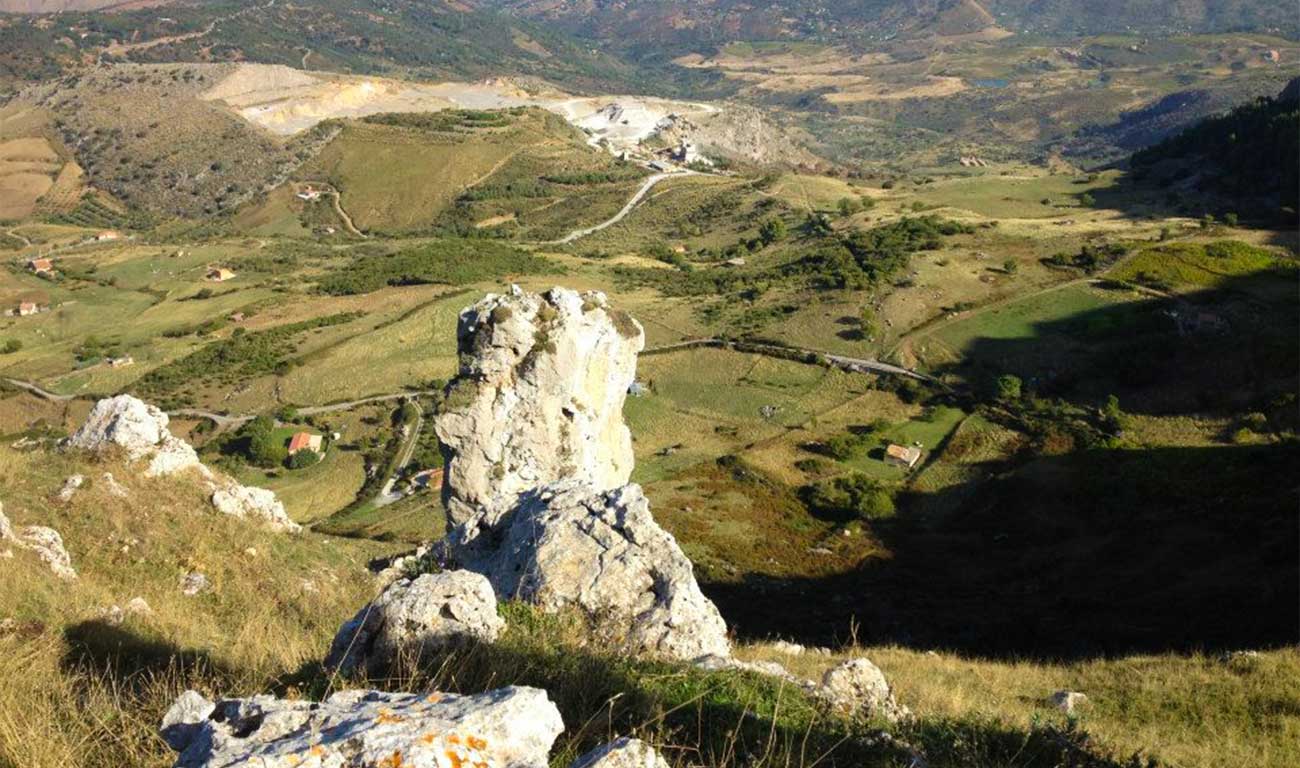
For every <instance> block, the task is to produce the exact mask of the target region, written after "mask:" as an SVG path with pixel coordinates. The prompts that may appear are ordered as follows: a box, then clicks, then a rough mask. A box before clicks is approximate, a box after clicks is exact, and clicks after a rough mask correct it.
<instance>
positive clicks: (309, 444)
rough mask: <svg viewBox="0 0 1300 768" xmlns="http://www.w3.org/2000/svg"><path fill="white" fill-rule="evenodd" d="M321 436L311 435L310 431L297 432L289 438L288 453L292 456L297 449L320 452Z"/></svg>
mask: <svg viewBox="0 0 1300 768" xmlns="http://www.w3.org/2000/svg"><path fill="white" fill-rule="evenodd" d="M320 449H321V436H320V435H313V434H312V433H310V432H297V433H295V434H294V436H293V437H291V438H289V455H290V456H292V455H294V454H295V453H297V452H298V451H312V452H314V453H320V452H321V451H320Z"/></svg>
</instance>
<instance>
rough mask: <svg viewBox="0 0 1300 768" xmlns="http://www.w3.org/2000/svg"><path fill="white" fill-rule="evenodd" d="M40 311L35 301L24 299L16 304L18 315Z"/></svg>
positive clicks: (24, 315) (23, 315) (25, 315)
mask: <svg viewBox="0 0 1300 768" xmlns="http://www.w3.org/2000/svg"><path fill="white" fill-rule="evenodd" d="M40 311H41V308H40V307H38V306H36V302H34V301H24V302H21V303H20V304H19V305H18V316H19V317H27V316H28V315H34V314H36V313H37V312H40Z"/></svg>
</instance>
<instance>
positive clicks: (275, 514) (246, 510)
mask: <svg viewBox="0 0 1300 768" xmlns="http://www.w3.org/2000/svg"><path fill="white" fill-rule="evenodd" d="M212 482H213V491H212V499H211V500H212V506H213V507H214V508H215V509H216V510H217V511H218V512H221V513H223V514H226V515H233V516H235V517H243V518H248V519H252V520H262V521H264V522H265V523H266V524H267V525H269V526H271V527H272V528H278V529H280V530H284V531H298V530H301V526H299V525H298V524H297V523H295V522H293V521H292V520H290V519H289V514H288V513H287V512H285V511H284V503H283V502H281V501H280V499H279V498H277V497H276V495H275V492H274V491H269V490H267V489H265V488H256V487H254V486H251V485H240V484H239V483H237V482H235V481H234V480H229V479H226V478H216V479H214V480H213V481H212Z"/></svg>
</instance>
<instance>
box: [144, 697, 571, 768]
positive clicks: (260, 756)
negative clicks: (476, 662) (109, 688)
mask: <svg viewBox="0 0 1300 768" xmlns="http://www.w3.org/2000/svg"><path fill="white" fill-rule="evenodd" d="M562 730H564V722H563V721H562V720H561V719H560V712H559V710H558V709H556V707H555V705H554V704H553V703H551V701H550V699H548V698H547V696H546V692H545V691H541V690H538V689H536V688H525V687H519V686H512V687H509V688H501V689H498V690H495V691H489V692H487V693H481V694H477V695H473V696H457V695H454V694H440V693H430V694H417V693H385V692H382V691H363V690H352V691H341V692H339V693H336V694H334V695H333V696H330V697H329V698H328V699H326V700H325V701H322V702H319V703H317V702H312V701H303V700H294V701H288V700H284V699H277V698H275V697H273V696H254V697H252V698H248V699H230V700H226V701H219V702H216V703H215V704H214V703H211V702H208V701H207V700H206V699H204V698H203V697H202V696H201V695H199V694H197V693H195V692H193V691H187V692H186V693H184V694H182V695H181V697H180V698H179V699H177V701H176V704H174V705H173V706H172V709H171V710H170V711H168V713H167V715H166V716H165V717H164V718H163V737H164V738H165V739H166V740H167V743H168V744H169V745H171V747H172V748H173V749H175V750H177V751H178V752H180V757H179V758H178V759H177V761H176V768H218V766H220V767H221V768H226V767H227V766H236V765H249V766H252V765H266V766H272V765H275V766H280V765H284V766H289V765H302V766H322V767H323V766H329V768H372V767H373V766H403V768H450V766H492V767H493V768H546V765H547V756H548V753H549V752H550V749H551V745H552V744H553V743H554V741H555V738H556V737H557V736H558V735H559V734H560V732H561V731H562Z"/></svg>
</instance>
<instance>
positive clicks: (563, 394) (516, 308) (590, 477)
mask: <svg viewBox="0 0 1300 768" xmlns="http://www.w3.org/2000/svg"><path fill="white" fill-rule="evenodd" d="M457 339H458V346H459V351H460V360H461V363H460V373H459V375H458V376H457V378H456V379H455V381H453V382H452V384H451V386H450V387H449V390H448V396H447V401H446V404H445V405H444V412H443V414H442V415H441V416H440V417H439V418H438V420H437V425H436V429H437V432H438V437H439V439H441V441H442V443H443V445H445V446H446V447H447V448H448V449H449V450H450V456H449V460H448V464H447V472H446V480H445V484H444V489H443V490H444V496H445V499H446V503H447V510H448V518H449V519H448V526H449V529H452V530H457V529H459V530H460V532H461V533H462V534H464V535H465V536H467V537H470V538H472V537H474V536H475V535H476V534H477V532H478V529H477V528H476V527H474V526H472V525H471V526H466V525H465V524H466V523H467V522H470V521H471V520H473V519H475V518H479V517H483V518H485V520H484V522H486V523H487V524H488V525H492V524H493V523H495V521H496V520H497V519H498V518H499V517H500V515H501V514H503V513H504V512H506V511H508V510H509V509H511V508H512V507H513V506H514V504H515V502H516V500H517V499H518V497H519V495H520V494H522V493H524V492H526V491H530V490H532V489H534V488H537V487H539V486H542V485H546V484H548V483H552V482H556V481H559V480H570V479H572V480H578V481H581V482H584V483H586V484H588V485H590V486H591V487H592V488H593V489H595V490H597V491H605V490H610V489H612V488H617V487H619V486H621V485H623V484H624V483H626V482H627V481H628V478H629V477H630V476H631V473H632V464H633V457H632V437H631V434H630V433H629V432H628V429H627V426H626V425H625V424H624V423H623V401H624V399H625V398H626V397H627V390H628V387H629V386H631V384H632V381H633V379H634V378H635V376H636V356H637V353H638V352H640V351H641V349H642V347H644V346H645V333H644V332H643V331H642V329H641V326H640V324H639V323H637V322H636V321H635V320H633V319H632V318H631V317H630V316H628V315H627V314H625V313H623V312H619V311H617V310H614V309H612V308H610V307H609V306H608V304H607V303H606V299H605V295H604V294H602V293H599V292H594V291H593V292H587V293H578V292H576V291H572V290H568V289H565V288H552V289H551V290H549V291H547V292H546V293H543V294H536V293H528V292H525V291H522V290H520V289H519V288H517V287H513V286H512V287H511V290H510V292H509V293H507V294H505V295H495V294H490V295H488V296H487V297H485V298H484V299H483V300H482V301H479V302H478V303H477V304H474V305H473V306H472V307H469V308H468V309H466V310H465V311H463V312H462V313H461V315H460V323H459V327H458V328H457Z"/></svg>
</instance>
